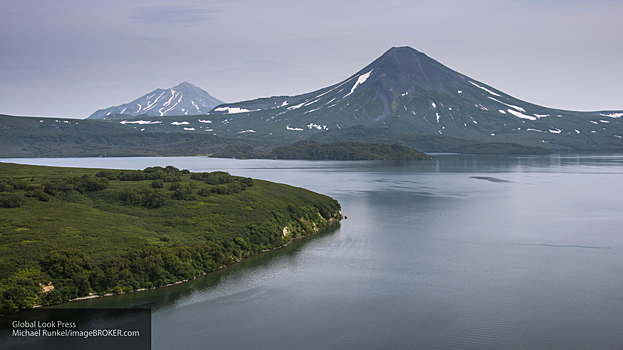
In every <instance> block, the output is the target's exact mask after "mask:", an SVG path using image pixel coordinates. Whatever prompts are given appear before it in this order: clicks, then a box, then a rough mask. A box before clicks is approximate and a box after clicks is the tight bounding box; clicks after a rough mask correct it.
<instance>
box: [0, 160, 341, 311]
mask: <svg viewBox="0 0 623 350" xmlns="http://www.w3.org/2000/svg"><path fill="white" fill-rule="evenodd" d="M341 218H342V216H341V214H340V205H339V203H338V202H337V201H336V200H334V199H332V198H329V197H327V196H324V195H321V194H317V193H314V192H311V191H308V190H305V189H302V188H296V187H292V186H288V185H284V184H276V183H271V182H268V181H262V180H257V179H251V178H245V177H238V176H232V175H230V174H228V173H226V172H212V173H190V172H189V171H187V170H179V169H177V168H174V167H171V166H169V167H166V168H162V167H153V168H146V169H144V170H101V169H78V168H57V167H39V166H28V165H16V164H3V163H0V313H3V314H4V313H9V312H13V311H16V310H19V309H26V308H31V307H33V306H35V305H50V304H56V303H61V302H64V301H67V300H70V299H75V298H80V297H88V296H96V295H105V294H109V293H123V292H130V291H138V290H143V289H149V288H155V287H160V286H166V285H168V284H172V283H176V282H179V281H184V280H188V279H192V278H193V277H195V276H198V275H201V274H205V273H208V272H211V271H214V270H215V269H218V268H221V267H223V266H227V265H230V264H232V263H235V262H236V261H239V260H240V259H243V258H245V257H249V256H251V255H254V254H257V253H260V252H262V251H264V250H267V249H273V248H277V247H281V246H283V245H286V244H288V243H289V242H290V241H291V240H292V239H294V238H296V237H300V236H305V235H309V234H313V233H314V232H316V231H318V230H320V229H322V228H325V227H327V226H330V225H332V224H334V223H337V222H339V220H341Z"/></svg>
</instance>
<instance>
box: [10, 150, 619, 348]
mask: <svg viewBox="0 0 623 350" xmlns="http://www.w3.org/2000/svg"><path fill="white" fill-rule="evenodd" d="M11 161H13V162H19V163H28V164H40V165H61V166H82V167H101V168H130V169H137V168H145V167H147V166H155V165H160V166H166V165H174V166H176V167H178V168H185V169H189V170H191V171H214V170H225V171H229V172H230V173H232V174H235V175H241V176H250V177H254V178H261V179H267V180H271V181H275V182H281V183H288V184H291V185H294V186H300V187H304V188H308V189H311V190H313V191H317V192H321V193H324V194H327V195H329V196H332V197H334V198H336V199H338V200H339V202H340V203H341V205H342V208H343V210H342V212H343V214H345V215H347V216H348V219H347V220H344V221H343V222H342V223H341V226H340V227H339V228H337V229H336V230H334V231H331V232H327V233H326V234H323V235H319V236H318V237H313V238H311V239H306V240H301V241H299V242H296V243H295V244H293V245H292V246H290V247H288V248H285V249H284V250H278V251H274V252H270V253H268V254H262V255H261V256H257V257H254V258H252V259H248V260H246V261H244V262H243V263H242V264H239V265H236V266H233V267H231V268H228V269H225V270H222V271H219V272H217V273H215V274H212V275H209V276H206V277H203V278H200V279H197V280H195V281H192V282H189V283H185V284H181V285H177V286H174V287H170V288H162V289H157V290H153V291H149V292H145V293H134V294H127V295H122V296H115V297H110V298H99V299H94V300H91V301H85V302H79V303H71V304H69V305H71V306H72V307H112V306H115V307H119V306H123V307H130V306H150V307H153V308H154V310H155V311H154V313H153V323H152V327H153V332H152V334H153V340H154V342H153V345H154V348H155V349H170V348H184V349H204V348H214V349H225V348H227V349H386V348H408V349H412V348H423V349H428V348H438V349H446V348H447V349H483V348H487V349H488V348H494V349H527V348H528V349H533V348H535V349H543V348H551V349H559V348H564V349H614V348H623V332H621V329H623V318H622V317H621V315H623V298H622V297H621V290H623V268H622V266H623V235H622V234H621V227H623V201H621V198H623V186H622V185H623V155H620V154H600V155H593V154H554V155H547V156H484V155H454V154H436V155H433V159H432V160H430V161H420V162H398V161H396V162H394V161H391V162H383V161H367V162H366V161H361V162H360V161H353V162H337V161H273V160H248V161H239V160H231V159H211V158H207V157H179V158H165V157H163V158H87V159H12V160H11Z"/></svg>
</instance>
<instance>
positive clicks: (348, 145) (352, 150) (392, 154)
mask: <svg viewBox="0 0 623 350" xmlns="http://www.w3.org/2000/svg"><path fill="white" fill-rule="evenodd" d="M212 156H213V157H219V158H239V159H290V160H292V159H299V160H426V159H431V156H429V155H427V154H425V153H422V152H420V151H417V150H414V149H412V148H410V147H407V146H404V145H400V144H384V143H366V142H336V143H318V142H316V141H311V140H305V141H299V142H296V143H294V144H292V145H289V146H281V147H277V148H275V149H273V150H272V151H271V152H270V153H268V154H261V153H257V152H254V150H253V148H252V147H251V146H247V145H236V146H229V147H226V148H225V149H223V150H221V151H219V152H216V153H214V154H213V155H212Z"/></svg>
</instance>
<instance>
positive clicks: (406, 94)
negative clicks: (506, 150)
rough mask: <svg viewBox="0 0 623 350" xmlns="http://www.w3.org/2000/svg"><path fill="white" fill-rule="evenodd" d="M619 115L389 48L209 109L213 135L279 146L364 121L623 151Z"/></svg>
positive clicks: (412, 131) (398, 128)
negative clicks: (321, 76) (522, 93)
mask: <svg viewBox="0 0 623 350" xmlns="http://www.w3.org/2000/svg"><path fill="white" fill-rule="evenodd" d="M622 116H623V111H596V112H575V111H565V110H558V109H552V108H546V107H542V106H538V105H535V104H532V103H528V102H525V101H522V100H519V99H517V98H514V97H512V96H510V95H508V94H505V93H504V92H502V91H500V90H498V89H495V88H493V87H491V86H489V85H486V84H484V83H482V82H480V81H478V80H475V79H472V78H470V77H468V76H465V75H463V74H461V73H458V72H456V71H453V70H452V69H450V68H448V67H446V66H444V65H442V64H441V63H439V62H437V61H435V60H434V59H431V58H430V57H428V56H426V55H425V54H423V53H421V52H419V51H417V50H414V49H412V48H410V47H395V48H392V49H390V50H389V51H387V52H386V53H385V54H383V55H382V56H381V57H380V58H378V59H377V60H375V61H374V62H372V63H371V64H370V65H368V66H367V67H365V68H363V69H362V70H360V71H359V72H357V73H356V74H354V75H353V76H351V77H349V78H348V79H346V80H344V81H342V82H340V83H338V84H335V85H333V86H329V87H326V88H323V89H320V90H317V91H314V92H310V93H307V94H303V95H298V96H275V97H270V98H260V99H256V100H250V101H243V102H238V103H230V104H222V105H219V106H217V107H216V108H214V109H213V110H212V111H210V113H208V117H209V118H210V120H212V121H213V122H214V123H213V124H212V125H211V127H212V128H213V133H214V134H216V135H218V136H225V137H231V136H236V135H238V136H239V137H242V136H244V137H247V138H261V139H269V140H275V143H281V144H287V143H292V142H295V141H298V140H302V139H308V138H310V137H312V136H314V135H317V134H319V133H321V132H324V131H327V130H332V131H334V132H335V130H341V129H346V128H351V127H354V126H357V125H364V126H366V127H368V128H376V129H378V128H382V129H389V130H391V131H392V132H395V133H400V134H408V135H442V136H448V137H454V138H461V139H470V140H477V141H481V142H514V143H518V144H522V145H526V146H542V147H546V148H549V149H552V150H590V151H598V150H599V151H603V150H621V149H623V124H622V123H621V117H622ZM241 134H245V135H241ZM276 140H279V142H277V141H276Z"/></svg>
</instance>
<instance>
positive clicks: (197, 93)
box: [88, 82, 223, 119]
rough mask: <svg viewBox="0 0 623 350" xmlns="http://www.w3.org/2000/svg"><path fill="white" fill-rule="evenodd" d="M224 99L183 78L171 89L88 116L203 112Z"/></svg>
mask: <svg viewBox="0 0 623 350" xmlns="http://www.w3.org/2000/svg"><path fill="white" fill-rule="evenodd" d="M221 103H223V101H221V100H219V99H217V98H214V97H212V96H211V95H210V94H209V93H208V92H207V91H205V90H202V89H200V88H198V87H196V86H195V85H193V84H191V83H187V82H183V83H181V84H179V85H176V86H174V87H172V88H170V89H156V90H154V91H152V92H150V93H148V94H145V95H143V96H141V97H139V98H137V99H136V100H134V101H132V102H129V103H125V104H122V105H120V106H114V107H108V108H105V109H100V110H97V111H96V112H94V113H93V114H91V115H90V116H89V118H88V119H124V118H128V117H136V116H144V117H156V116H157V117H162V116H170V115H202V114H206V113H207V112H209V111H210V110H211V109H212V108H214V106H217V105H219V104H221Z"/></svg>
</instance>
